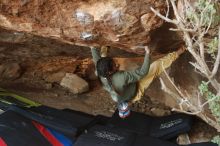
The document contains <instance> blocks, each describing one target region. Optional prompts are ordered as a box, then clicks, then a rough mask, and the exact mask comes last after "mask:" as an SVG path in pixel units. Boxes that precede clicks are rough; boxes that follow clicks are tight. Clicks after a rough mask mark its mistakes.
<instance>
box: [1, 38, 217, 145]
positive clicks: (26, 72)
mask: <svg viewBox="0 0 220 146" xmlns="http://www.w3.org/2000/svg"><path fill="white" fill-rule="evenodd" d="M9 38H10V35H9ZM110 56H115V57H136V56H137V55H135V54H131V53H127V52H125V51H122V50H117V51H115V50H114V49H112V50H111V51H110ZM51 58H53V59H54V58H55V59H54V60H55V62H56V60H57V58H58V60H59V58H65V59H66V60H67V62H68V61H70V60H71V59H85V58H91V54H90V49H89V48H85V47H77V46H72V45H67V44H63V43H60V42H57V41H56V40H50V39H48V40H45V39H41V38H39V37H36V36H34V37H32V39H27V40H24V42H22V43H20V42H19V43H8V42H0V65H1V64H6V63H11V62H16V63H19V64H20V66H21V69H22V71H21V75H20V76H19V77H18V78H16V79H13V80H11V79H0V80H1V82H0V87H2V88H5V89H8V90H9V91H12V92H14V93H17V94H19V95H22V96H24V97H27V98H29V99H31V100H33V101H37V102H39V103H41V104H44V105H48V106H51V107H55V108H59V109H63V108H70V109H73V110H78V111H82V112H86V113H89V114H93V115H98V114H101V115H105V116H111V115H112V114H113V112H114V110H115V109H116V104H115V103H114V102H113V101H112V100H111V98H110V96H109V94H108V93H107V92H106V91H104V90H103V88H102V87H101V84H100V82H99V81H98V80H88V79H87V81H88V83H89V87H90V89H89V91H88V92H86V93H83V94H79V95H74V94H73V93H71V92H69V91H68V90H67V89H65V88H63V87H61V86H60V85H59V84H57V83H48V82H46V81H45V80H44V78H43V76H42V74H40V73H38V72H35V73H36V74H33V72H34V71H35V70H32V69H33V66H36V65H37V64H38V63H39V62H42V60H44V61H43V63H44V62H46V61H47V60H49V59H51ZM65 59H63V60H65ZM50 65H51V66H53V67H55V68H56V63H54V64H53V63H51V64H50ZM68 65H70V66H71V63H70V64H68ZM72 65H74V64H72ZM41 71H42V72H43V70H40V71H39V72H41ZM132 110H134V111H138V112H142V113H145V114H147V115H152V116H163V115H169V114H171V111H170V109H169V108H168V107H166V106H165V105H163V104H161V103H159V102H157V101H156V100H154V101H151V100H150V98H149V97H148V96H147V95H145V96H144V97H143V98H142V100H141V101H140V102H138V103H135V104H134V105H132ZM215 133H216V131H215V130H214V129H213V128H211V127H209V126H208V125H207V124H204V123H203V122H202V121H200V120H196V124H195V126H194V128H193V130H192V132H190V134H189V135H190V138H191V140H192V142H200V141H207V140H209V139H210V138H211V137H212V136H213V135H214V134H215Z"/></svg>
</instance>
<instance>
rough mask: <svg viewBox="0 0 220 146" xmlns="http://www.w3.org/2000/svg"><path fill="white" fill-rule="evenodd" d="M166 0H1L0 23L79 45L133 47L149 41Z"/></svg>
mask: <svg viewBox="0 0 220 146" xmlns="http://www.w3.org/2000/svg"><path fill="white" fill-rule="evenodd" d="M165 3H166V2H165V1H164V0H141V1H139V0H120V1H118V0H81V1H79V0H72V1H68V0H40V1H35V0H33V1H30V0H11V1H10V2H9V1H7V0H1V1H0V27H2V28H4V29H8V30H15V31H22V32H28V33H32V34H36V35H39V36H44V37H50V38H56V39H59V40H62V41H65V42H68V43H73V44H77V45H86V46H88V45H91V44H93V45H111V46H115V47H119V48H125V49H126V48H131V47H132V46H136V45H143V44H147V43H149V41H150V37H151V32H152V31H153V30H155V29H156V28H158V27H159V26H161V25H162V23H163V21H162V20H161V19H159V18H158V17H157V16H155V15H154V14H153V12H151V10H150V7H154V8H156V9H157V10H158V11H160V12H164V10H165V8H166V6H165Z"/></svg>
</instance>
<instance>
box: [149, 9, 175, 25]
mask: <svg viewBox="0 0 220 146" xmlns="http://www.w3.org/2000/svg"><path fill="white" fill-rule="evenodd" d="M150 9H151V11H153V12H154V14H156V15H157V16H158V17H160V18H161V19H163V20H165V21H167V22H169V23H173V24H177V21H176V20H171V19H169V18H167V17H164V16H163V15H162V14H160V12H158V11H157V10H155V9H154V8H152V7H150Z"/></svg>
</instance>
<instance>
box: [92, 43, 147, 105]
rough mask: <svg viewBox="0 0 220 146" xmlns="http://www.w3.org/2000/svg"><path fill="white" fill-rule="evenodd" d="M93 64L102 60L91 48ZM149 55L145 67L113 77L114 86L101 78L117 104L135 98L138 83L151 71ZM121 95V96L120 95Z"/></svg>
mask: <svg viewBox="0 0 220 146" xmlns="http://www.w3.org/2000/svg"><path fill="white" fill-rule="evenodd" d="M91 52H92V57H93V62H94V63H95V66H96V63H97V61H98V60H99V59H100V58H101V57H100V55H99V52H98V51H97V49H96V48H94V47H92V48H91ZM149 67H150V59H149V54H147V53H146V54H145V58H144V63H143V65H142V66H141V67H140V68H138V69H136V70H133V71H117V72H116V73H114V74H113V75H112V78H111V79H112V86H113V87H112V86H111V85H109V82H108V81H107V79H106V78H103V77H100V80H101V82H102V84H103V87H104V89H105V90H107V91H108V92H109V93H110V94H111V97H112V99H113V100H114V101H115V102H119V103H120V102H124V101H129V100H131V99H132V98H134V97H135V95H136V92H137V88H138V87H137V82H138V81H139V80H140V79H141V78H143V77H144V76H145V75H146V74H147V73H148V71H149ZM119 93H120V95H119Z"/></svg>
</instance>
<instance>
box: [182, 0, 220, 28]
mask: <svg viewBox="0 0 220 146" xmlns="http://www.w3.org/2000/svg"><path fill="white" fill-rule="evenodd" d="M218 11H219V10H218V5H217V4H216V3H215V2H213V1H212V0H211V1H210V2H209V0H198V1H197V2H195V8H194V10H193V9H189V10H187V11H186V16H187V18H188V19H189V20H191V21H192V22H193V23H196V20H199V21H200V25H201V26H209V24H210V22H211V23H212V25H217V24H218V23H219V22H220V15H218ZM211 18H212V19H211Z"/></svg>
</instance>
